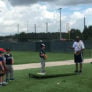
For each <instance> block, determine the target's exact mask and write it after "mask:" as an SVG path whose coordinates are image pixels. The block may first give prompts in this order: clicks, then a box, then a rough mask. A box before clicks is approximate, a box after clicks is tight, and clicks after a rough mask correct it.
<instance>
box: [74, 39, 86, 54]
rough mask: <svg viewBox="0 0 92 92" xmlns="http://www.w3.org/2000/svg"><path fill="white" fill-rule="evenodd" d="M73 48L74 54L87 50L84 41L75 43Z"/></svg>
mask: <svg viewBox="0 0 92 92" xmlns="http://www.w3.org/2000/svg"><path fill="white" fill-rule="evenodd" d="M73 48H74V52H75V53H76V52H77V51H81V50H82V49H85V46H84V43H83V41H81V40H80V41H79V42H77V41H75V42H74V43H73Z"/></svg>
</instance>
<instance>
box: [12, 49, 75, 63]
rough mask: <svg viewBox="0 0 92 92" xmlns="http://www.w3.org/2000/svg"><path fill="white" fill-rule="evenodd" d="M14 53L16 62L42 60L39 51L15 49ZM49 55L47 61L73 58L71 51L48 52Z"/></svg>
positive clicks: (37, 61) (36, 61)
mask: <svg viewBox="0 0 92 92" xmlns="http://www.w3.org/2000/svg"><path fill="white" fill-rule="evenodd" d="M12 53H13V56H14V60H15V64H26V63H39V62H40V57H39V52H30V51H14V52H12ZM47 55H48V59H47V62H49V61H60V60H70V59H73V54H69V53H50V52H47ZM66 57H67V58H66Z"/></svg>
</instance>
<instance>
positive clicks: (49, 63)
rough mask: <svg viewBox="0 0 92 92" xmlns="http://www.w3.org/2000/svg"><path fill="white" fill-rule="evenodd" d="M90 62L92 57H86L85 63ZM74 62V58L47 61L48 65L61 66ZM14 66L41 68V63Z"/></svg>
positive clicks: (19, 67)
mask: <svg viewBox="0 0 92 92" xmlns="http://www.w3.org/2000/svg"><path fill="white" fill-rule="evenodd" d="M90 62H92V59H85V60H84V63H90ZM72 64H74V61H73V60H66V61H57V62H46V67H51V66H61V65H72ZM13 68H14V70H23V69H31V68H40V63H30V64H21V65H14V66H13Z"/></svg>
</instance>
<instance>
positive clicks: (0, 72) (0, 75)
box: [0, 51, 7, 86]
mask: <svg viewBox="0 0 92 92" xmlns="http://www.w3.org/2000/svg"><path fill="white" fill-rule="evenodd" d="M5 72H6V65H5V60H4V57H3V51H0V86H6V85H7V83H6V82H4V75H5Z"/></svg>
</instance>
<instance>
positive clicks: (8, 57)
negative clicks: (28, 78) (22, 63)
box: [0, 48, 14, 86]
mask: <svg viewBox="0 0 92 92" xmlns="http://www.w3.org/2000/svg"><path fill="white" fill-rule="evenodd" d="M13 63H14V59H13V56H12V54H11V50H10V49H9V48H8V49H6V50H5V49H3V48H0V86H6V85H7V84H8V82H9V81H10V80H14V75H13V67H12V64H13Z"/></svg>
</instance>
